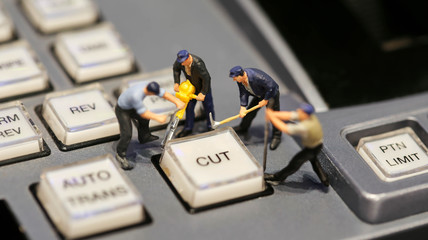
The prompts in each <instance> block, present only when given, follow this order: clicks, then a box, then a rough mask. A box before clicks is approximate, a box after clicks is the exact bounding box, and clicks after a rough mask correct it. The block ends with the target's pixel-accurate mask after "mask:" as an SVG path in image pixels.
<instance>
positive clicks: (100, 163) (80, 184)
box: [37, 155, 145, 239]
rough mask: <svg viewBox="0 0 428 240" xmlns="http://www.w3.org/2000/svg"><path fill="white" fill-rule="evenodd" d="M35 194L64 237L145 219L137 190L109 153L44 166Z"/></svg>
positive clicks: (85, 234) (76, 235)
mask: <svg viewBox="0 0 428 240" xmlns="http://www.w3.org/2000/svg"><path fill="white" fill-rule="evenodd" d="M37 197H38V198H39V199H40V202H41V204H42V205H43V207H44V208H45V210H46V211H47V213H48V215H49V217H50V218H51V220H52V222H53V223H54V224H55V225H56V227H57V228H58V230H59V231H60V232H61V233H62V234H63V235H64V236H65V237H66V238H67V239H68V238H78V237H83V236H88V235H91V234H95V233H100V232H103V231H108V230H112V229H115V228H119V227H123V226H127V225H131V224H135V223H138V222H142V221H144V219H145V215H144V211H143V202H142V198H141V196H140V194H139V193H138V192H137V190H136V189H135V187H134V186H133V185H132V183H131V182H130V181H129V179H127V178H126V176H125V175H124V174H123V173H122V172H121V171H120V170H119V168H118V166H117V164H116V162H115V160H114V159H113V156H111V155H105V156H100V157H96V158H93V159H89V160H85V161H80V162H76V163H74V164H70V165H66V166H62V167H56V168H53V169H47V170H45V171H44V172H43V174H42V175H41V177H40V184H39V186H38V188H37Z"/></svg>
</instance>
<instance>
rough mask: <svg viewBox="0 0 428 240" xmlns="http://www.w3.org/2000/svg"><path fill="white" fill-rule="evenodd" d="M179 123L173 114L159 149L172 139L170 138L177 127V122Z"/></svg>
mask: <svg viewBox="0 0 428 240" xmlns="http://www.w3.org/2000/svg"><path fill="white" fill-rule="evenodd" d="M179 121H180V119H179V118H178V117H177V115H176V114H175V113H174V114H173V115H172V116H171V120H170V121H169V124H168V127H167V128H166V131H165V136H164V138H163V140H162V142H161V148H164V147H165V144H166V143H167V142H168V141H169V140H171V139H172V137H173V136H174V132H175V130H176V129H177V126H178V122H179Z"/></svg>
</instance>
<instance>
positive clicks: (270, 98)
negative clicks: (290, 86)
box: [229, 66, 281, 150]
mask: <svg viewBox="0 0 428 240" xmlns="http://www.w3.org/2000/svg"><path fill="white" fill-rule="evenodd" d="M229 77H231V78H233V80H234V81H236V82H237V84H238V87H239V98H240V103H241V108H240V111H239V117H241V118H243V119H242V121H241V123H240V125H238V126H235V127H234V128H233V129H234V130H235V132H236V133H238V134H242V133H247V132H248V129H249V128H250V125H251V122H252V121H253V119H254V118H255V117H256V114H257V112H258V110H259V109H260V108H258V109H256V110H254V111H252V112H249V113H247V114H246V113H245V111H246V110H247V109H250V108H252V107H254V106H256V105H259V106H260V107H263V106H266V108H270V109H273V110H275V111H279V87H278V84H277V83H276V82H275V81H274V80H273V79H272V78H271V77H270V76H269V75H268V74H267V73H265V72H263V71H261V70H259V69H256V68H245V69H244V68H242V67H241V66H235V67H233V68H232V69H230V74H229ZM249 96H252V97H253V99H252V100H251V102H250V104H248V98H249ZM280 143H281V131H279V130H278V129H277V128H275V127H273V128H272V140H271V143H270V146H269V148H270V149H271V150H275V149H276V148H277V147H278V145H279V144H280Z"/></svg>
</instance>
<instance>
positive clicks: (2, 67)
mask: <svg viewBox="0 0 428 240" xmlns="http://www.w3.org/2000/svg"><path fill="white" fill-rule="evenodd" d="M47 87H48V77H47V75H46V72H45V69H44V67H43V66H42V65H41V63H40V62H39V61H38V60H37V59H36V58H35V56H34V54H33V52H32V51H31V50H30V48H29V47H28V44H27V43H26V42H24V41H19V42H15V43H11V44H5V45H2V46H0V98H6V97H11V96H16V95H20V94H25V93H31V92H37V91H41V90H44V89H46V88H47Z"/></svg>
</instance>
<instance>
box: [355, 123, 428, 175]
mask: <svg viewBox="0 0 428 240" xmlns="http://www.w3.org/2000/svg"><path fill="white" fill-rule="evenodd" d="M357 151H358V153H359V154H360V155H361V156H362V157H363V158H364V160H366V162H367V163H368V164H369V165H370V167H371V168H372V169H373V170H374V171H375V173H376V174H377V175H378V176H379V178H381V179H382V180H384V181H394V180H398V179H403V178H405V177H410V176H414V175H416V174H420V173H423V172H427V171H428V155H427V153H428V150H427V148H426V146H425V145H424V144H423V143H422V141H421V140H420V139H419V137H418V136H417V135H416V133H415V132H414V131H413V130H412V128H410V127H405V128H401V129H398V130H395V131H391V132H387V133H383V134H378V135H374V136H369V137H364V138H361V139H360V141H359V143H358V146H357Z"/></svg>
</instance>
